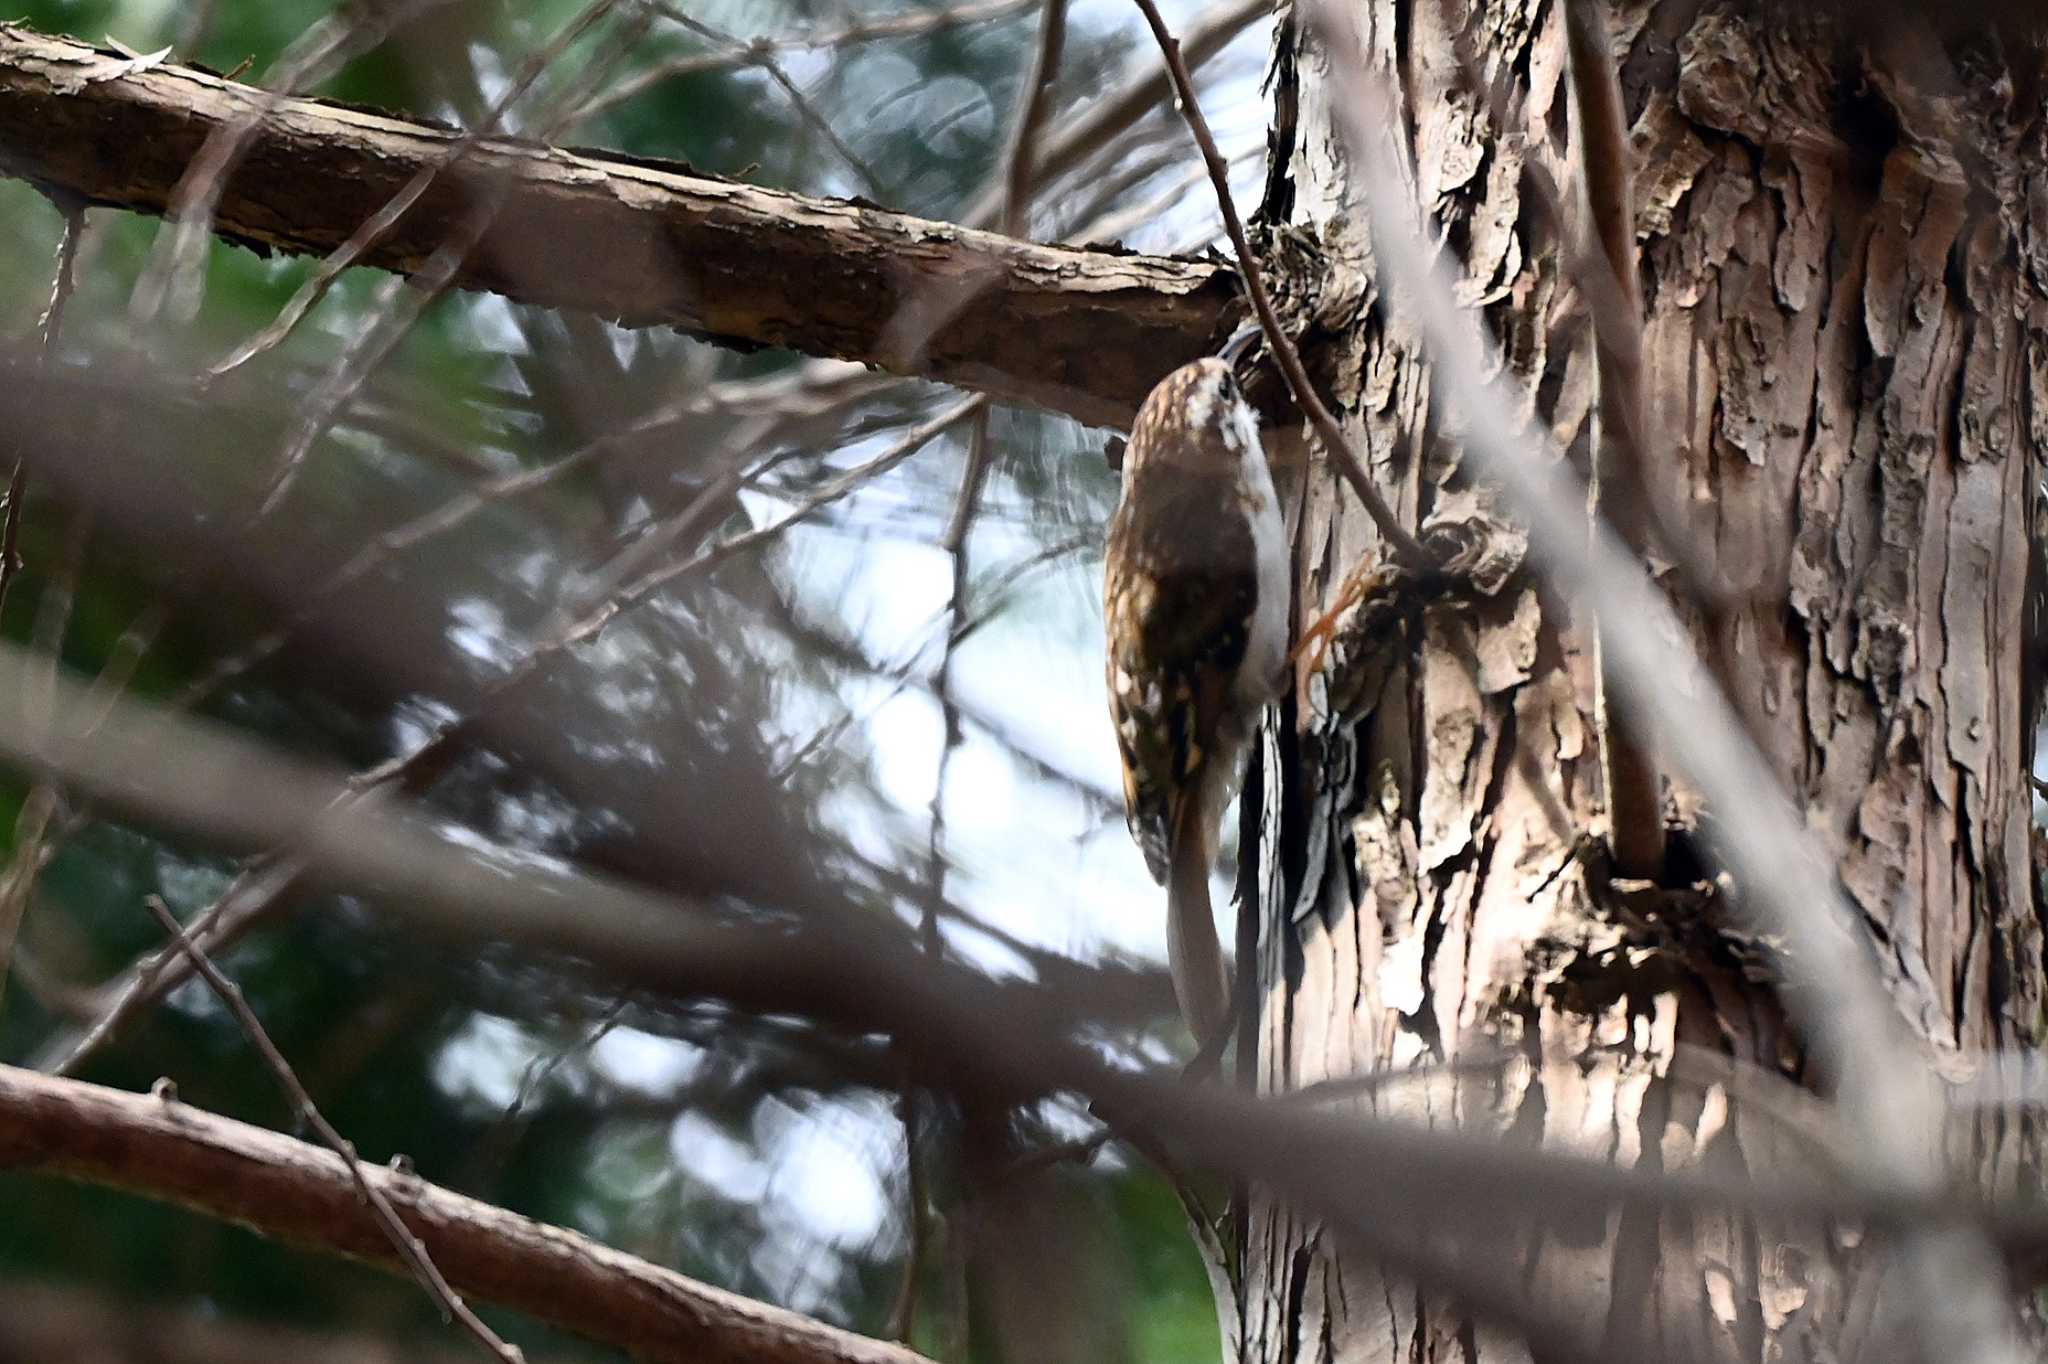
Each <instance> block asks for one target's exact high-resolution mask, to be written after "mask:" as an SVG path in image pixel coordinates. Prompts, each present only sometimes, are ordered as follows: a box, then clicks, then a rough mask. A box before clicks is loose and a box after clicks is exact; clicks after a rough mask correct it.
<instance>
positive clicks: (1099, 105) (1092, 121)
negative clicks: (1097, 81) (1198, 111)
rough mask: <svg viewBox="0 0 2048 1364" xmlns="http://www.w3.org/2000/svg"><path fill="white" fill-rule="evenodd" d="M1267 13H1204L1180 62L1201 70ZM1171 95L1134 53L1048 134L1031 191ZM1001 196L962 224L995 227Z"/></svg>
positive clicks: (1231, 6) (1238, 1) (1236, 8)
mask: <svg viewBox="0 0 2048 1364" xmlns="http://www.w3.org/2000/svg"><path fill="white" fill-rule="evenodd" d="M1270 13H1271V4H1270V0H1224V2H1223V3H1221V4H1218V5H1215V6H1213V7H1212V8H1210V9H1206V10H1204V11H1202V12H1201V13H1200V14H1198V15H1196V16H1195V17H1194V19H1192V20H1191V21H1190V22H1189V23H1188V27H1187V33H1186V35H1185V37H1184V38H1183V39H1182V42H1181V46H1180V49H1179V51H1180V53H1181V59H1182V60H1183V61H1184V62H1185V63H1186V64H1187V67H1188V69H1189V70H1196V69H1199V68H1200V67H1202V66H1203V65H1204V64H1206V63H1207V62H1208V61H1209V60H1210V59H1211V58H1212V57H1214V56H1215V55H1216V54H1217V53H1219V52H1221V51H1222V50H1223V49H1224V48H1226V47H1228V46H1229V45H1230V43H1231V40H1232V39H1234V38H1236V37H1237V35H1238V34H1240V33H1242V32H1244V31H1245V30H1246V29H1247V28H1249V27H1251V25H1252V24H1253V23H1255V22H1257V21H1258V20H1260V19H1263V18H1265V17H1266V16H1267V15H1268V14H1270ZM1172 94H1173V78H1172V73H1171V72H1170V71H1169V70H1168V68H1167V67H1166V66H1165V65H1163V64H1162V63H1160V62H1157V61H1154V60H1152V59H1151V55H1150V54H1149V53H1148V54H1145V55H1135V54H1134V55H1133V56H1132V58H1131V60H1130V62H1129V64H1128V65H1126V66H1125V68H1124V72H1123V76H1122V78H1121V79H1120V80H1118V81H1117V82H1116V83H1115V84H1114V85H1112V86H1111V87H1110V88H1109V89H1108V90H1107V91H1106V92H1104V93H1103V94H1101V95H1100V96H1095V97H1091V98H1090V99H1089V100H1088V102H1087V106H1086V107H1085V108H1082V109H1078V110H1076V111H1075V112H1074V113H1073V114H1072V115H1071V116H1070V117H1068V118H1067V119H1065V120H1063V121H1062V122H1060V123H1059V124H1057V125H1055V126H1054V127H1052V128H1050V129H1048V130H1047V131H1046V134H1045V136H1044V137H1043V138H1042V139H1040V142H1039V145H1038V149H1037V153H1036V155H1035V156H1034V157H1033V158H1032V171H1031V180H1032V188H1033V189H1041V188H1043V187H1044V186H1045V185H1047V184H1049V183H1051V182H1052V181H1053V180H1055V179H1057V178H1058V177H1060V176H1062V175H1065V174H1066V173H1067V172H1068V171H1071V170H1073V169H1074V168H1075V167H1077V166H1079V165H1081V164H1082V163H1083V162H1085V161H1087V160H1088V159H1089V158H1090V157H1092V156H1094V155H1095V154H1096V153H1098V152H1100V151H1102V150H1103V149H1104V148H1106V147H1108V146H1110V145H1111V144H1113V143H1114V142H1115V141H1116V140H1117V139H1118V138H1119V137H1121V136H1123V134H1124V133H1126V132H1128V131H1129V130H1130V129H1131V127H1132V126H1133V125H1135V124H1136V123H1137V122H1138V121H1139V120H1140V119H1142V118H1144V117H1145V116H1146V115H1147V114H1149V113H1151V112H1152V110H1153V109H1155V108H1157V107H1158V106H1159V105H1160V104H1161V103H1162V102H1164V101H1165V100H1166V99H1167V98H1169V97H1170V96H1171V95H1172ZM1003 193H1004V189H1003V187H1002V186H1001V185H992V186H990V187H989V189H988V190H987V191H985V192H984V193H983V194H982V196H981V197H980V198H979V199H976V200H975V201H974V203H973V204H972V205H971V206H970V207H969V208H968V210H967V211H966V212H965V213H964V214H962V215H961V217H960V221H961V222H962V223H964V224H966V225H967V226H969V227H993V226H994V225H995V224H997V223H999V222H1000V221H1002V214H1003V202H1002V196H1003Z"/></svg>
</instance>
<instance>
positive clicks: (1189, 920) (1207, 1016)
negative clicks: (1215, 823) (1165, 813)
mask: <svg viewBox="0 0 2048 1364" xmlns="http://www.w3.org/2000/svg"><path fill="white" fill-rule="evenodd" d="M1202 805H1203V802H1202V801H1199V800H1188V801H1183V802H1182V803H1181V809H1180V816H1179V818H1178V819H1176V820H1175V821H1174V829H1173V850H1172V854H1171V857H1170V863H1171V865H1170V866H1169V867H1168V869H1167V877H1166V969H1167V971H1168V972H1169V973H1170V974H1171V975H1172V976H1173V994H1174V998H1175V999H1177V1000H1179V1001H1180V1012H1181V1017H1182V1018H1185V1019H1186V1020H1187V1023H1188V1028H1189V1030H1190V1031H1192V1032H1193V1033H1194V1035H1195V1043H1196V1045H1197V1046H1200V1047H1205V1048H1206V1047H1207V1046H1208V1045H1209V1042H1210V1040H1211V1039H1213V1038H1214V1037H1215V1036H1216V1034H1217V1033H1219V1032H1220V1031H1222V1030H1223V1029H1224V1028H1227V1027H1229V1026H1230V973H1229V971H1228V970H1227V969H1226V968H1225V967H1224V965H1223V946H1222V944H1221V943H1219V942H1217V941H1216V921H1215V919H1214V918H1213V917H1211V915H1210V912H1209V867H1210V864H1211V863H1213V862H1214V861H1215V851H1214V846H1213V845H1214V841H1215V837H1216V831H1215V829H1214V828H1212V827H1211V826H1210V821H1209V819H1208V818H1206V817H1205V812H1204V811H1203V809H1202Z"/></svg>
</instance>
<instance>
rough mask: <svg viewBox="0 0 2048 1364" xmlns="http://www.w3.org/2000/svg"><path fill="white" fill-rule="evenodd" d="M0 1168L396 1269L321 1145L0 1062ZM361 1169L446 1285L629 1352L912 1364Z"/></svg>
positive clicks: (738, 1361) (680, 1359) (500, 1212)
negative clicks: (160, 1203)
mask: <svg viewBox="0 0 2048 1364" xmlns="http://www.w3.org/2000/svg"><path fill="white" fill-rule="evenodd" d="M0 1167H5V1168H8V1169H20V1170H37V1171H41V1172H44V1173H48V1174H55V1175H66V1176H69V1177H72V1178H75V1179H84V1180H89V1181H91V1182H93V1183H96V1184H107V1185H112V1186H114V1187H116V1188H125V1189H132V1190H134V1191H135V1192H137V1193H141V1194H144V1195H146V1196H148V1197H150V1198H155V1199H160V1200H168V1201H172V1202H179V1203H184V1204H186V1205H187V1206H189V1207H192V1208H195V1209H197V1210H199V1211H201V1212H204V1213H206V1214H208V1215H209V1216H212V1217H218V1218H221V1219H223V1220H226V1221H230V1222H238V1223H240V1224H241V1225H243V1226H246V1227H249V1228H251V1229H253V1230H256V1231H259V1232H262V1233H263V1234H264V1235H266V1236H274V1237H277V1238H279V1239H280V1240H285V1241H292V1242H296V1243H298V1244H300V1245H306V1246H312V1247H315V1248H318V1249H321V1250H329V1251H339V1252H341V1253H342V1254H346V1255H352V1256H355V1257H357V1258H359V1259H363V1260H367V1261H369V1262H370V1263H372V1264H378V1265H383V1266H385V1267H387V1268H396V1266H397V1261H398V1257H397V1252H396V1251H394V1250H393V1249H392V1246H391V1243H390V1241H389V1240H387V1239H386V1238H385V1235H384V1232H383V1230H382V1229H381V1228H380V1227H379V1226H378V1224H377V1221H376V1219H375V1218H374V1217H373V1216H372V1215H371V1213H370V1210H369V1208H368V1207H367V1206H366V1205H365V1204H364V1203H363V1202H362V1200H361V1198H360V1197H359V1196H358V1194H357V1192H356V1188H355V1184H354V1182H353V1181H352V1180H351V1179H350V1178H349V1175H348V1172H347V1169H346V1167H344V1166H343V1165H342V1163H341V1159H340V1157H338V1156H336V1155H335V1154H334V1152H332V1151H330V1150H327V1149H326V1148H324V1147H317V1146H308V1145H307V1144H306V1143H305V1142H302V1141H295V1140H293V1139H292V1138H290V1137H285V1136H280V1135H278V1134H277V1133H275V1132H267V1131H265V1130H264V1129H262V1128H260V1127H250V1126H249V1125H248V1124H246V1123H239V1122H233V1121H230V1120H229V1119H226V1118H221V1117H216V1116H214V1115H213V1114H210V1113H205V1112H202V1111H200V1110H199V1109H196V1108H190V1107H187V1106H186V1105H184V1104H181V1103H178V1102H177V1101H176V1100H175V1099H158V1098H155V1097H151V1096H147V1095H141V1094H123V1093H120V1092H119V1091H116V1090H111V1089H102V1088H100V1087H99V1086H97V1085H88V1084H81V1083H80V1082H78V1081H76V1080H56V1079H51V1078H49V1077H47V1076H42V1075H37V1074H35V1073H34V1072H32V1071H26V1070H17V1069H15V1068H14V1067H12V1066H0ZM367 1173H368V1174H369V1177H370V1178H371V1179H372V1180H373V1181H375V1182H376V1183H377V1184H378V1185H379V1186H380V1187H381V1188H382V1190H383V1192H384V1193H385V1195H386V1196H387V1197H389V1198H390V1199H391V1201H392V1203H393V1204H395V1205H396V1206H397V1208H398V1211H399V1214H400V1216H402V1217H403V1218H404V1219H405V1221H406V1224H407V1226H408V1227H410V1228H411V1229H412V1231H413V1232H414V1234H415V1235H417V1236H418V1237H419V1238H420V1240H421V1242H422V1243H423V1244H424V1245H425V1247H426V1249H427V1253H428V1254H429V1255H431V1256H433V1258H434V1262H435V1263H436V1264H437V1265H438V1266H440V1268H441V1271H442V1272H443V1273H444V1274H446V1275H447V1277H448V1280H449V1282H450V1283H451V1284H453V1285H454V1287H455V1289H456V1291H457V1292H460V1293H464V1294H468V1295H473V1296H475V1297H477V1298H480V1299H482V1300H484V1301H487V1302H495V1303H499V1304H502V1305H504V1306H508V1307H514V1308H517V1309H519V1310H520V1311H522V1312H525V1313H528V1314H529V1315H531V1316H534V1317H537V1318H539V1319H540V1320H542V1321H546V1322H549V1323H552V1324H554V1325H557V1326H562V1327H566V1328H567V1329H569V1330H572V1331H576V1332H579V1333H581V1334H583V1335H585V1336H588V1337H589V1338H590V1339H592V1340H596V1341H600V1342H602V1343H604V1344H606V1345H609V1346H612V1347H614V1348H616V1349H619V1350H623V1351H624V1352H626V1353H627V1354H629V1355H631V1356H633V1357H634V1358H636V1359H645V1360H673V1361H676V1364H708V1362H709V1361H726V1364H771V1361H772V1364H804V1361H814V1362H815V1364H923V1361H924V1356H922V1355H920V1354H917V1353H916V1352H914V1351H911V1350H907V1349H905V1348H903V1347H902V1346H900V1345H891V1344H889V1343H887V1342H885V1341H879V1340H871V1339H869V1338H868V1337H866V1336H858V1335H855V1334H853V1333H852V1332H850V1331H841V1330H838V1329H836V1328H834V1327H831V1326H827V1325H824V1324H823V1323H822V1322H818V1321H815V1320H813V1319H812V1318H810V1317H806V1316H803V1315H801V1314H800V1313H796V1312H787V1311H784V1310H783V1309H781V1308H779V1307H771V1306H769V1305H767V1304H766V1303H759V1302H755V1301H753V1300H751V1299H748V1298H742V1297H740V1296H739V1295H737V1294H734V1293H727V1292H724V1291H722V1290H720V1289H716V1288H712V1287H710V1286H708V1285H706V1284H701V1283H698V1282H697V1281H695V1280H694V1279H687V1278H684V1277H683V1276H682V1275H680V1274H677V1273H675V1272H674V1271H672V1270H667V1269H663V1268H661V1267H660V1266H659V1265H651V1264H648V1263H646V1262H645V1261H643V1260H638V1259H635V1258H634V1257H633V1256H631V1255H627V1254H625V1253H623V1252H621V1251H616V1250H613V1249H611V1248H610V1247H609V1246H605V1245H601V1244H599V1243H598V1242H596V1241H593V1240H591V1239H590V1238H589V1237H586V1236H579V1235H578V1234H576V1233H575V1232H573V1231H564V1230H563V1229H561V1228H560V1227H551V1226H547V1225H545V1224H544V1223H540V1222H535V1221H532V1220H530V1219H528V1218H524V1217H521V1216H519V1215H518V1214H517V1213H510V1212H506V1211H505V1210H504V1209H502V1208H496V1207H493V1206H491V1205H490V1204H488V1203H480V1202H478V1201H477V1200H475V1199H473V1198H464V1197H463V1196H462V1195H461V1194H456V1193H450V1192H449V1191H447V1190H446V1189H442V1188H439V1187H437V1186H435V1185H432V1184H429V1183H427V1182H426V1181H424V1180H422V1179H418V1178H416V1177H414V1176H411V1175H404V1174H398V1173H394V1172H393V1171H390V1170H382V1169H373V1170H370V1171H368V1172H367ZM5 1339H6V1333H5V1332H0V1341H4V1340H5ZM168 1355H169V1352H168V1351H166V1357H168Z"/></svg>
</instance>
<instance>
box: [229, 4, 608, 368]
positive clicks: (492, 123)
mask: <svg viewBox="0 0 2048 1364" xmlns="http://www.w3.org/2000/svg"><path fill="white" fill-rule="evenodd" d="M618 2H619V0H597V3H594V4H592V5H591V6H590V7H588V8H587V9H585V10H584V11H583V13H582V14H580V15H578V16H577V17H576V18H574V19H572V20H571V21H570V22H569V23H568V25H567V26H565V27H564V28H563V30H562V31H561V32H560V33H559V34H557V35H556V36H555V38H554V39H553V41H551V42H549V43H548V44H547V45H546V46H545V47H542V48H541V49H540V50H538V51H536V52H533V53H531V54H529V55H528V57H527V59H526V61H525V62H524V63H522V64H521V66H520V69H519V70H518V71H517V72H516V73H515V74H514V75H513V78H512V80H511V83H510V84H509V85H507V86H506V88H505V91H504V93H503V94H501V95H500V96H499V97H498V98H497V100H496V101H495V102H494V103H493V104H492V105H491V107H490V109H489V110H488V111H486V113H485V114H484V116H483V118H482V119H480V120H478V122H477V125H476V126H475V127H474V128H470V129H468V130H466V131H465V132H464V133H463V135H462V137H461V138H460V139H459V140H457V141H455V142H452V143H450V144H449V145H448V148H447V150H446V151H445V152H444V153H443V154H442V155H441V156H439V157H438V158H436V159H435V160H433V161H430V162H428V163H427V164H426V165H424V166H421V167H420V168H419V170H418V171H417V172H415V173H414V175H413V177H412V179H411V180H410V181H409V182H407V184H406V186H405V188H404V189H402V190H400V191H399V192H398V193H397V194H395V195H393V196H392V197H391V199H390V200H389V201H388V202H387V203H385V204H384V206H383V207H381V208H379V209H378V210H377V211H376V212H375V213H373V214H371V215H370V216H369V217H368V218H365V219H364V220H363V223H362V226H360V227H358V228H357V229H356V230H355V232H354V233H353V234H351V235H350V237H349V239H348V240H347V241H345V242H343V243H342V244H341V245H340V246H338V247H336V248H335V249H334V250H333V251H331V252H329V253H328V254H327V255H326V256H325V257H324V258H323V259H322V260H321V262H320V264H319V265H318V266H317V267H315V269H314V270H313V272H312V273H311V274H310V275H308V276H307V278H306V280H305V282H304V283H302V284H301V285H300V286H299V287H298V289H297V290H296V291H294V293H293V294H292V296H291V298H290V299H289V300H288V301H287V302H286V303H285V305H284V307H282V308H281V309H279V310H278V314H277V316H276V317H275V318H274V319H272V320H271V322H270V324H269V325H268V326H266V327H264V328H263V329H262V330H261V331H259V332H257V333H256V334H255V335H254V336H252V337H250V338H249V339H247V340H246V341H244V342H242V344H241V345H239V346H237V347H235V349H234V350H233V351H231V352H230V353H229V354H228V355H227V356H226V357H225V358H223V359H222V360H220V361H219V362H218V363H216V364H215V365H214V366H213V367H212V368H211V369H210V370H208V371H207V374H208V377H209V378H214V379H218V378H219V377H221V376H222V375H223V374H226V373H228V372H229V371H231V370H234V369H237V368H239V367H240V366H242V365H244V364H247V363H248V362H249V361H250V360H252V359H254V358H255V357H257V356H258V355H261V354H263V353H264V352H266V351H269V350H272V349H274V348H275V347H277V346H278V345H279V344H280V343H281V342H283V341H284V339H285V338H286V337H288V336H290V335H291V333H292V330H293V329H294V328H295V327H297V326H298V324H299V322H300V321H301V320H302V319H303V318H304V317H305V316H306V314H307V313H309V312H311V311H312V310H313V308H314V306H315V305H317V304H318V303H319V302H320V300H321V299H323V298H325V297H326V296H327V292H328V290H329V289H330V288H332V287H333V285H334V281H335V280H337V279H339V278H340V277H341V274H342V272H343V271H344V270H346V269H348V268H349V267H350V266H352V265H354V264H356V262H357V261H359V260H361V259H362V257H363V255H364V253H365V252H367V251H370V250H373V249H374V248H375V247H376V246H377V245H378V244H379V243H381V242H383V241H384V240H385V239H386V238H388V237H389V236H390V235H391V233H392V230H393V229H395V228H396V227H397V226H398V225H399V224H400V223H401V222H403V221H404V220H405V215H406V214H407V213H409V212H411V211H412V208H413V206H414V205H415V204H417V203H418V202H419V200H420V196H421V195H423V194H425V193H426V192H427V191H428V190H429V189H431V188H433V186H434V183H435V181H437V180H439V179H440V178H441V176H442V174H443V172H445V171H446V170H447V169H448V168H449V167H450V166H453V165H454V164H456V163H457V162H459V161H462V160H463V159H465V158H467V157H468V156H470V155H471V154H472V153H473V152H474V151H475V150H476V147H477V144H478V143H480V142H482V141H483V140H484V139H485V138H487V137H489V136H491V135H492V134H494V133H495V132H497V130H498V125H499V124H500V123H501V122H503V121H504V117H505V114H506V112H507V111H508V110H510V108H511V107H512V105H513V104H514V103H515V102H516V101H518V100H519V99H521V98H523V97H524V96H525V94H526V92H527V91H528V90H530V89H532V88H533V84H534V82H535V81H537V80H539V79H540V77H541V75H542V73H543V72H544V71H546V70H547V68H548V67H549V66H550V65H552V64H553V63H554V62H556V61H558V60H559V59H560V58H561V55H562V53H563V51H564V50H566V49H567V47H568V46H569V44H570V43H572V42H574V41H575V40H576V39H577V38H579V37H581V36H582V35H583V34H584V33H585V32H586V31H587V30H588V29H589V28H590V26H591V25H592V24H594V23H596V22H597V21H598V20H600V19H602V18H603V17H604V15H605V14H607V13H608V12H610V10H611V9H612V8H614V7H615V6H616V5H617V4H618Z"/></svg>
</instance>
